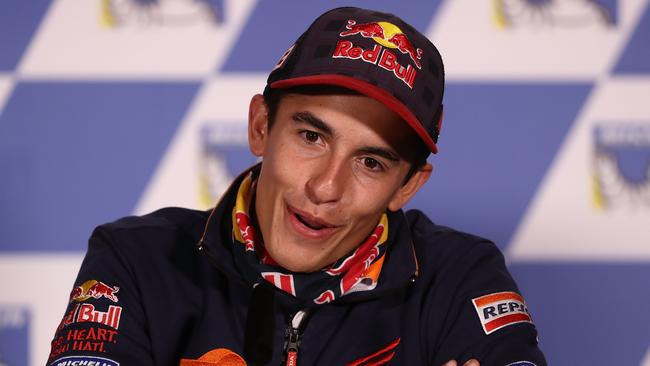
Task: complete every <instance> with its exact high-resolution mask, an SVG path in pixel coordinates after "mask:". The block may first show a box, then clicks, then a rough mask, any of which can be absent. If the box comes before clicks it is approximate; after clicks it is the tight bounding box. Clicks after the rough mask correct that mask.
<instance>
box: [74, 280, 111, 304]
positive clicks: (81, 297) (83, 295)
mask: <svg viewBox="0 0 650 366" xmlns="http://www.w3.org/2000/svg"><path fill="white" fill-rule="evenodd" d="M119 290H120V288H119V287H118V286H109V285H107V284H105V283H104V282H101V281H97V280H88V281H86V282H84V283H83V284H81V285H80V286H77V287H75V288H73V289H72V292H70V302H73V301H77V302H81V301H86V300H88V299H90V298H93V299H101V298H102V297H104V298H107V299H109V300H111V301H112V302H118V298H117V295H115V294H116V293H117V292H118V291H119Z"/></svg>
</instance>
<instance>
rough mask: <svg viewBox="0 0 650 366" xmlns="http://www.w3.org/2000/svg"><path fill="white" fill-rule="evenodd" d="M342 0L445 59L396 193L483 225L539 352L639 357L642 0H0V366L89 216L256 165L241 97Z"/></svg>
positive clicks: (13, 358)
mask: <svg viewBox="0 0 650 366" xmlns="http://www.w3.org/2000/svg"><path fill="white" fill-rule="evenodd" d="M345 4H353V5H362V6H367V7H373V8H377V9H380V10H387V11H390V12H394V13H397V14H400V15H401V16H402V17H403V18H405V19H406V20H408V21H409V22H411V23H412V24H414V25H415V26H416V27H417V28H419V29H421V30H423V31H424V32H425V33H426V34H427V35H428V36H429V37H430V38H431V39H432V40H433V41H434V43H436V44H437V45H438V47H439V49H440V50H441V52H442V54H443V56H444V59H445V61H446V68H447V77H448V88H447V92H446V96H445V97H446V113H445V121H444V128H443V131H442V136H441V139H440V154H439V155H438V156H435V157H432V158H431V159H430V161H431V162H432V163H433V165H434V176H433V178H432V180H431V181H430V183H429V184H428V186H427V187H426V188H425V189H424V190H423V191H422V192H421V193H419V194H418V196H417V199H416V202H414V203H413V204H412V205H411V206H418V207H420V208H422V209H423V210H424V211H425V212H427V213H428V214H429V215H430V216H431V217H432V218H433V219H434V220H435V221H437V222H439V223H443V224H447V225H450V226H454V227H456V228H459V229H462V230H467V231H470V232H473V233H476V234H479V235H483V236H486V237H488V238H491V239H492V240H494V241H495V242H497V243H498V245H499V246H500V248H501V249H502V250H503V251H504V252H505V253H506V256H507V259H508V262H509V266H510V268H511V270H512V272H513V274H514V275H515V277H516V278H517V279H518V281H519V284H520V286H521V289H522V292H523V294H524V296H525V297H526V298H527V300H528V302H529V303H530V309H531V312H532V314H533V317H534V319H535V321H536V323H537V325H538V328H539V330H540V342H541V346H542V347H543V349H544V350H545V352H546V354H547V357H548V359H549V361H550V363H551V364H552V365H590V364H593V365H634V366H636V365H643V366H648V365H650V310H649V309H650V308H649V304H650V285H649V283H650V178H649V175H650V165H649V164H650V3H649V0H479V1H477V0H454V1H451V0H448V1H443V0H427V1H421V2H415V1H387V0H378V1H373V2H372V3H370V2H364V1H347V2H342V1H319V2H316V1H310V2H307V1H300V0H284V1H270V0H259V1H255V0H32V1H23V0H3V1H1V2H0V364H2V365H43V364H45V360H46V358H47V354H48V352H49V342H50V340H51V337H52V336H53V333H54V329H55V327H56V325H57V324H58V322H59V321H60V318H61V317H62V315H63V310H64V308H65V306H66V303H67V296H68V293H69V291H70V289H71V287H72V282H73V280H74V277H75V275H76V271H77V270H78V268H79V265H80V262H81V259H82V256H83V253H84V250H85V248H86V241H87V238H88V236H89V234H90V232H91V230H92V229H93V227H94V226H96V225H98V224H100V223H103V222H106V221H110V220H114V219H116V218H118V217H120V216H123V215H127V214H141V213H146V212H149V211H152V210H154V209H156V208H159V207H161V206H167V205H175V206H187V207H194V208H207V207H209V206H210V205H212V204H213V203H214V201H215V199H216V197H218V196H219V194H220V192H222V190H223V189H224V187H225V186H226V184H227V182H228V181H229V180H230V179H231V177H232V176H233V174H235V173H236V172H238V171H239V170H240V169H242V168H243V167H245V166H248V165H249V164H251V163H253V162H254V159H253V158H252V157H251V156H250V154H249V153H248V150H247V148H246V136H245V123H246V116H247V106H248V102H249V99H250V96H251V95H253V93H255V92H259V91H261V89H262V87H263V86H264V81H265V76H266V74H267V72H268V71H269V70H270V69H271V68H272V67H273V66H274V65H275V63H276V61H277V59H278V58H279V57H280V55H281V54H282V53H283V51H284V50H285V49H286V48H287V47H288V46H290V45H291V43H292V42H293V41H294V39H295V38H296V37H297V36H298V34H299V33H300V32H301V31H302V30H303V29H304V28H306V27H307V25H308V24H309V23H310V22H311V20H312V19H313V18H315V16H316V15H318V14H319V13H321V12H322V11H324V10H326V9H327V8H331V7H334V6H338V5H345Z"/></svg>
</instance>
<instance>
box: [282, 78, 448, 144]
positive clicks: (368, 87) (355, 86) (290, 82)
mask: <svg viewBox="0 0 650 366" xmlns="http://www.w3.org/2000/svg"><path fill="white" fill-rule="evenodd" d="M304 85H335V86H342V87H344V88H348V89H351V90H354V91H356V92H358V93H361V94H364V95H367V96H369V97H371V98H373V99H375V100H378V101H379V102H381V103H383V104H384V105H385V106H386V107H388V108H390V109H391V110H392V111H393V112H395V113H397V115H398V116H400V117H401V118H402V119H403V120H404V121H406V123H408V125H409V126H410V127H411V128H412V129H413V130H414V131H415V133H416V134H417V135H418V136H419V137H420V138H421V139H422V141H423V142H424V143H425V145H426V146H427V147H428V148H429V150H430V151H431V152H432V153H434V154H435V153H437V152H438V147H437V146H436V143H435V142H434V141H433V139H432V138H431V136H429V134H428V133H427V131H426V130H425V129H424V127H423V126H422V123H420V121H419V120H418V119H417V117H415V115H414V114H413V113H412V112H411V111H410V110H409V109H408V108H407V107H406V106H405V105H404V104H403V103H402V102H400V101H399V100H398V99H397V98H395V97H394V96H393V95H391V94H390V93H388V92H387V91H385V90H384V89H382V88H380V87H378V86H376V85H373V84H370V83H368V82H365V81H363V80H359V79H355V78H353V77H350V76H345V75H313V76H301V77H296V78H292V79H284V80H279V81H276V82H273V83H271V85H270V87H271V88H274V89H285V88H291V87H294V86H304Z"/></svg>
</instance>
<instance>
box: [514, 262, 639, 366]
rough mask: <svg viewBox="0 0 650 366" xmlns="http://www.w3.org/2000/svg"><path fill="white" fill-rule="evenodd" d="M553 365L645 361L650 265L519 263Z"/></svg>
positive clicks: (518, 276)
mask: <svg viewBox="0 0 650 366" xmlns="http://www.w3.org/2000/svg"><path fill="white" fill-rule="evenodd" d="M510 269H511V271H512V273H513V275H514V276H515V278H516V279H517V282H518V283H519V287H520V289H521V290H522V292H523V295H524V297H525V298H526V301H527V302H528V303H529V304H530V311H531V313H532V316H533V319H534V321H535V323H536V325H537V327H538V329H539V332H540V345H541V346H542V350H543V351H544V353H545V354H546V357H547V360H548V363H549V365H640V364H641V360H642V359H643V357H644V355H645V353H646V351H647V349H648V346H650V326H648V325H649V324H650V313H649V312H648V311H647V304H648V303H650V291H648V285H647V280H648V278H650V265H648V264H630V263H624V264H569V263H566V264H563V263H549V264H514V265H512V266H510Z"/></svg>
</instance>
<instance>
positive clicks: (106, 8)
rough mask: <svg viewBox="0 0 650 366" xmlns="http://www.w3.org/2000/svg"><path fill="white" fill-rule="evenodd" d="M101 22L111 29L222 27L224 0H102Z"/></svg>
mask: <svg viewBox="0 0 650 366" xmlns="http://www.w3.org/2000/svg"><path fill="white" fill-rule="evenodd" d="M100 1H101V19H102V23H103V24H104V25H107V26H109V27H117V26H125V25H131V24H135V25H159V26H163V25H164V26H189V25H193V24H196V23H200V22H204V23H211V24H215V25H216V24H221V23H223V21H224V19H223V14H224V1H225V0H100Z"/></svg>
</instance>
